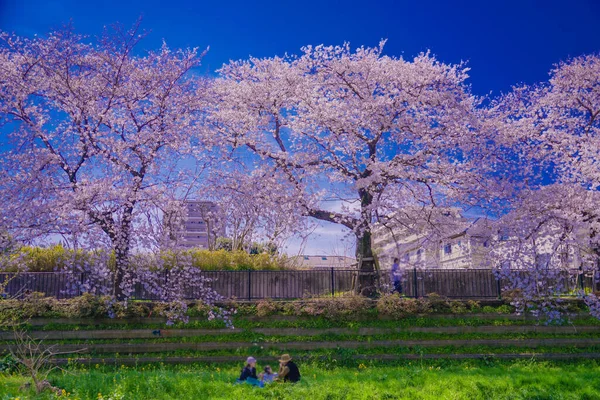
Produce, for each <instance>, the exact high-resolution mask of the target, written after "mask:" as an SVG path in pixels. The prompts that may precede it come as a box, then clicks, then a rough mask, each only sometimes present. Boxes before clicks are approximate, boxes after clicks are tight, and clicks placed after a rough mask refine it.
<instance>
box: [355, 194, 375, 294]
mask: <svg viewBox="0 0 600 400" xmlns="http://www.w3.org/2000/svg"><path fill="white" fill-rule="evenodd" d="M358 193H359V195H360V205H361V224H360V228H359V229H358V231H356V259H357V260H358V262H359V270H358V280H357V282H358V285H357V289H358V290H357V291H358V293H360V294H361V295H363V296H368V297H372V296H374V295H375V294H376V293H377V287H376V285H375V284H376V282H377V277H376V276H375V274H376V271H375V258H374V257H373V247H372V243H371V228H370V222H371V211H370V210H369V206H370V205H371V203H372V202H373V195H372V194H371V193H369V192H368V191H366V190H364V189H361V190H359V192H358Z"/></svg>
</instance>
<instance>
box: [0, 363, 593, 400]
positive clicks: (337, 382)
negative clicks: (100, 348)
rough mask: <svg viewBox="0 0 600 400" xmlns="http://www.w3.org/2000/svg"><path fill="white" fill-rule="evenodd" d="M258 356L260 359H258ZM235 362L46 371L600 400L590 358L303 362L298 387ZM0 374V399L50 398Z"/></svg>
mask: <svg viewBox="0 0 600 400" xmlns="http://www.w3.org/2000/svg"><path fill="white" fill-rule="evenodd" d="M259 361H260V360H259ZM240 368H241V366H233V365H231V364H228V365H218V366H206V365H195V366H193V365H192V366H168V365H146V366H138V367H136V368H130V367H108V366H100V365H98V366H92V367H91V368H87V367H78V366H70V367H68V368H67V372H66V373H65V372H57V373H53V374H52V375H51V376H50V381H51V382H52V384H53V385H55V386H58V387H60V388H64V389H65V396H60V397H61V398H70V399H96V400H98V399H127V400H129V399H310V400H317V399H436V400H439V399H578V400H580V399H600V363H598V362H596V361H577V362H575V361H571V362H538V361H529V360H528V361H491V360H489V361H488V360H479V361H475V360H473V361H449V360H440V361H413V362H403V363H396V364H394V365H392V364H388V365H383V364H376V363H371V362H369V361H365V362H364V364H358V366H342V367H335V366H331V365H327V364H323V363H311V364H302V365H301V372H302V375H303V379H302V381H301V382H300V383H299V384H297V385H285V384H273V385H271V386H269V387H267V388H265V389H259V388H253V387H249V386H246V385H235V384H233V382H234V380H235V378H236V377H237V374H238V373H239V369H240ZM24 382H25V378H23V377H20V376H9V375H0V399H2V400H5V399H14V398H19V399H37V398H39V399H52V398H56V396H55V395H51V394H49V393H47V394H44V395H42V396H37V397H36V395H35V394H34V393H33V392H31V393H28V392H23V391H19V387H20V386H21V385H22V384H23V383H24Z"/></svg>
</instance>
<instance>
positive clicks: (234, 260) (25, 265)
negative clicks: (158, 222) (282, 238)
mask: <svg viewBox="0 0 600 400" xmlns="http://www.w3.org/2000/svg"><path fill="white" fill-rule="evenodd" d="M92 256H93V253H92V252H86V251H83V250H77V251H73V250H70V249H67V248H64V247H63V246H61V245H56V246H52V247H31V246H24V247H21V248H20V249H19V250H18V251H17V252H15V253H13V254H10V255H7V256H5V257H6V258H7V260H8V261H7V262H5V263H4V264H6V265H7V267H6V268H5V270H6V271H9V272H10V271H16V270H19V269H25V270H26V271H28V272H52V271H58V270H64V269H65V268H68V266H69V265H72V263H73V261H76V262H77V263H80V264H81V263H85V261H86V260H91V259H92ZM161 256H162V258H163V260H164V262H165V266H166V267H167V268H168V267H169V265H172V264H173V263H174V262H175V260H176V259H177V257H175V256H174V255H173V253H171V252H164V253H162V254H161ZM179 256H181V255H179ZM183 256H184V257H189V258H191V262H192V265H193V266H194V267H197V268H200V269H201V270H205V271H217V270H228V271H247V270H281V269H285V268H286V266H287V265H288V264H289V262H288V261H287V258H286V256H282V255H277V254H272V253H259V254H248V253H247V252H245V251H242V250H237V251H226V250H216V251H210V250H204V249H190V250H186V251H185V252H184V253H183ZM135 257H142V258H143V257H144V255H143V254H139V255H136V256H134V258H135ZM114 262H115V260H114V254H113V253H112V252H111V254H110V256H109V257H108V266H109V268H110V269H114Z"/></svg>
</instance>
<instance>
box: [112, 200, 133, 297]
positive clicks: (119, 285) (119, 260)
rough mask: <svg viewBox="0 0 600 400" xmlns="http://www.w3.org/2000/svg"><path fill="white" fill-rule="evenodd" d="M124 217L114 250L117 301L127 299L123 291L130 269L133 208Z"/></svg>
mask: <svg viewBox="0 0 600 400" xmlns="http://www.w3.org/2000/svg"><path fill="white" fill-rule="evenodd" d="M125 211H126V212H125V213H124V216H123V222H122V223H121V229H120V232H118V233H117V235H116V239H115V240H113V249H114V251H115V278H114V282H113V295H114V296H115V299H116V300H117V301H124V300H126V299H127V297H128V295H126V293H125V291H124V290H123V281H124V280H125V277H126V272H127V270H128V269H129V250H130V243H129V242H130V237H131V220H132V217H131V216H132V212H133V206H131V207H128V208H127V209H126V210H125Z"/></svg>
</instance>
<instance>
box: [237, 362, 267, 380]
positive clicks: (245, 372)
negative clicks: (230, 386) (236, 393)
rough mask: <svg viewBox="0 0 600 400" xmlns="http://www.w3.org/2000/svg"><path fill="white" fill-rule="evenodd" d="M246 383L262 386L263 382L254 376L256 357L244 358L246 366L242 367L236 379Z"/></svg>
mask: <svg viewBox="0 0 600 400" xmlns="http://www.w3.org/2000/svg"><path fill="white" fill-rule="evenodd" d="M244 382H245V383H247V384H249V385H252V386H260V387H263V383H262V382H261V381H259V380H258V376H256V358H254V357H248V358H247V359H246V366H245V367H244V368H242V373H241V374H240V377H239V378H238V380H237V383H244Z"/></svg>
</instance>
